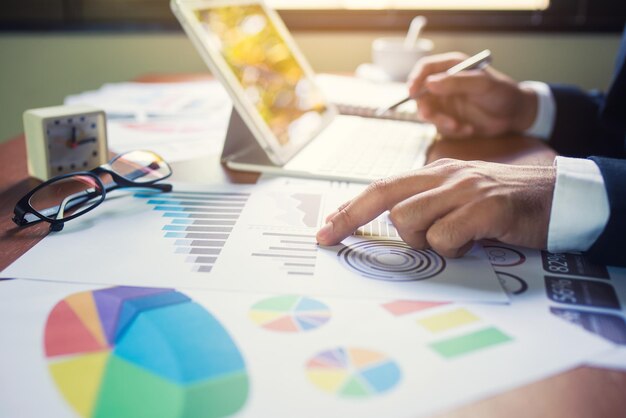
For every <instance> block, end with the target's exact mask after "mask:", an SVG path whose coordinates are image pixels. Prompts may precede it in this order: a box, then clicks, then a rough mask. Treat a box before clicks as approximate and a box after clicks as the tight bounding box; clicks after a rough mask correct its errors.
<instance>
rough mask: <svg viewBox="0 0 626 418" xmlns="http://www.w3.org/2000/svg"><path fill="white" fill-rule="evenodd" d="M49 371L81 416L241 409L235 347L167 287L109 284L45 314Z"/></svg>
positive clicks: (202, 312)
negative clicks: (47, 314) (46, 317)
mask: <svg viewBox="0 0 626 418" xmlns="http://www.w3.org/2000/svg"><path fill="white" fill-rule="evenodd" d="M44 346H45V354H46V357H47V359H48V368H49V370H50V373H51V375H52V378H53V380H54V382H55V383H56V386H57V387H58V389H59V391H60V392H61V394H62V395H63V397H64V398H65V400H66V401H67V402H68V403H69V404H70V405H71V406H72V407H73V408H74V410H75V411H76V412H77V413H78V414H79V415H80V416H83V417H116V418H124V417H133V418H137V417H151V418H154V417H162V418H177V417H188V418H194V417H212V418H215V417H222V416H226V415H231V414H233V413H235V412H237V411H238V410H239V409H241V407H242V406H243V405H244V404H245V402H246V399H247V397H248V391H249V379H248V374H247V372H246V367H245V363H244V360H243V357H242V355H241V354H240V352H239V349H238V348H237V346H236V345H235V342H234V341H233V339H232V338H231V337H230V335H229V334H228V332H227V331H226V330H225V329H224V327H223V326H222V325H221V324H220V323H219V322H218V321H217V319H216V318H215V317H213V315H211V314H210V313H209V312H208V311H207V310H206V309H204V308H203V307H202V306H200V305H199V304H197V303H195V302H193V301H192V300H191V299H190V298H189V297H187V296H186V295H184V294H182V293H180V292H177V291H175V290H172V289H157V288H140V287H123V286H122V287H112V288H108V289H102V290H96V291H93V292H82V293H77V294H74V295H71V296H69V297H67V298H65V299H64V300H62V301H61V302H59V303H58V304H57V305H56V306H55V307H54V308H53V309H52V311H51V312H50V315H49V316H48V321H47V323H46V329H45V334H44Z"/></svg>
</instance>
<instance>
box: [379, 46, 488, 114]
mask: <svg viewBox="0 0 626 418" xmlns="http://www.w3.org/2000/svg"><path fill="white" fill-rule="evenodd" d="M490 63H491V51H490V50H488V49H485V50H484V51H481V52H479V53H478V54H476V55H472V56H471V57H469V58H468V59H466V60H464V61H461V62H460V63H458V64H457V65H455V66H453V67H451V68H449V69H448V70H447V71H446V74H447V75H454V74H457V73H460V72H461V71H466V70H479V69H481V68H484V67H486V66H487V65H489V64H490ZM426 93H428V90H427V89H425V88H424V89H422V90H420V91H419V92H418V93H417V94H416V95H415V96H414V97H411V96H408V97H405V98H404V99H402V100H400V101H399V102H396V103H394V104H392V105H390V106H387V107H381V108H379V109H378V110H376V113H375V115H376V116H383V115H384V114H385V113H387V112H389V111H390V110H393V109H395V108H396V107H398V106H400V105H401V104H403V103H406V102H408V101H409V100H415V99H419V98H420V97H422V96H423V95H425V94H426Z"/></svg>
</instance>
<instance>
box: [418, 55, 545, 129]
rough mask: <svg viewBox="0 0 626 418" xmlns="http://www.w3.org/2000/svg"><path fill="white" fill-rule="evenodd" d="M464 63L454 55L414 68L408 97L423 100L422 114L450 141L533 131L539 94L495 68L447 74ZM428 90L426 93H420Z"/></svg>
mask: <svg viewBox="0 0 626 418" xmlns="http://www.w3.org/2000/svg"><path fill="white" fill-rule="evenodd" d="M466 59H467V55H465V54H462V53H458V52H453V53H448V54H440V55H433V56H430V57H426V58H423V59H421V60H420V61H419V62H418V63H417V64H416V66H415V68H414V69H413V72H412V74H411V76H410V77H409V86H410V87H409V94H410V96H411V97H418V96H419V99H418V108H419V113H420V116H421V117H422V118H423V119H424V120H425V121H427V122H431V123H433V124H434V125H435V126H437V129H438V130H439V132H441V133H442V134H443V135H445V136H449V137H469V136H473V135H477V134H480V135H487V136H494V135H500V134H503V133H508V132H523V131H524V130H526V129H527V128H528V127H530V125H531V124H532V122H533V120H534V118H535V115H536V113H537V98H536V96H535V93H534V92H533V91H532V90H528V89H525V88H522V87H520V85H518V83H516V82H515V81H513V80H512V79H511V78H509V77H508V76H506V75H504V74H502V73H500V72H499V71H497V70H495V69H493V68H491V67H486V68H483V69H475V70H465V71H460V72H457V73H456V74H449V73H447V70H449V69H450V68H451V67H453V66H455V65H457V64H459V63H460V62H462V61H464V60H466ZM424 91H428V94H420V93H421V92H424Z"/></svg>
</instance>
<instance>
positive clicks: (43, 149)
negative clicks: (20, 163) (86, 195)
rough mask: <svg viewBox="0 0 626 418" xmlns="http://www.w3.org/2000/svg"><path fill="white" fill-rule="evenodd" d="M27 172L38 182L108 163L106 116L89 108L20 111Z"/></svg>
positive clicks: (71, 107)
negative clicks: (22, 122)
mask: <svg viewBox="0 0 626 418" xmlns="http://www.w3.org/2000/svg"><path fill="white" fill-rule="evenodd" d="M24 132H25V134H26V150H27V153H28V172H29V174H30V175H31V176H33V177H36V178H38V179H41V180H48V179H49V178H51V177H54V176H57V175H60V174H67V173H72V172H75V171H86V170H91V169H92V168H95V167H97V166H99V165H102V164H105V163H106V162H107V161H108V147H107V138H106V115H105V113H104V111H103V110H100V109H96V108H93V107H90V106H54V107H44V108H40V109H30V110H27V111H26V112H24Z"/></svg>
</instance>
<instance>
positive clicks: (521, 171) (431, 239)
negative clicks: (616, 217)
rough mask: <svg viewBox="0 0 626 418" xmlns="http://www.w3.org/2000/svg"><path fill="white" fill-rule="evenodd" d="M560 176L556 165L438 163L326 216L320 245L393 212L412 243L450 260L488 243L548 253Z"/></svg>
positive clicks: (384, 183) (374, 187)
mask: <svg viewBox="0 0 626 418" xmlns="http://www.w3.org/2000/svg"><path fill="white" fill-rule="evenodd" d="M555 178H556V169H555V167H553V166H549V167H536V166H513V165H504V164H495V163H486V162H482V161H471V162H466V161H458V160H450V159H446V160H439V161H437V162H434V163H432V164H429V165H427V166H426V167H424V168H422V169H419V170H416V171H413V172H411V173H407V174H404V175H401V176H396V177H391V178H388V179H384V180H379V181H377V182H375V183H372V184H371V185H370V186H369V187H368V188H367V189H366V190H365V191H364V192H363V193H361V194H360V195H359V196H357V197H356V198H354V199H353V200H351V201H349V202H347V203H345V204H344V205H342V206H341V207H340V208H339V209H338V210H337V211H336V212H334V213H332V214H331V215H329V216H328V218H327V219H326V221H327V223H326V225H325V226H324V227H322V229H320V231H319V232H318V233H317V241H318V242H319V243H320V244H321V245H334V244H337V243H339V242H340V241H341V240H343V239H344V238H346V237H347V236H349V235H350V234H352V233H353V232H354V231H355V230H356V229H357V228H358V227H360V226H361V225H364V224H366V223H367V222H369V221H371V220H372V219H374V218H376V217H377V216H378V215H380V214H381V213H383V212H385V211H387V210H389V211H390V218H391V221H392V222H393V224H394V225H395V227H396V228H397V230H398V232H399V233H400V236H401V237H402V239H403V240H404V241H405V242H406V243H407V244H409V245H410V246H411V247H413V248H416V249H424V248H427V247H431V248H433V249H434V250H435V251H437V252H438V253H440V254H441V255H444V256H447V257H458V256H461V255H463V254H464V253H465V252H467V251H468V250H469V249H470V248H471V246H472V243H473V242H474V241H477V240H481V239H484V238H491V239H496V240H499V241H501V242H503V243H508V244H514V245H522V246H526V247H531V248H545V247H546V244H547V237H548V223H549V220H550V209H551V207H552V194H553V191H554V182H555Z"/></svg>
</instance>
